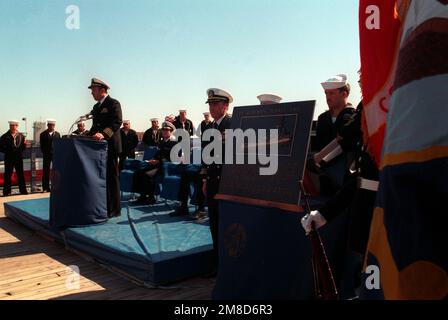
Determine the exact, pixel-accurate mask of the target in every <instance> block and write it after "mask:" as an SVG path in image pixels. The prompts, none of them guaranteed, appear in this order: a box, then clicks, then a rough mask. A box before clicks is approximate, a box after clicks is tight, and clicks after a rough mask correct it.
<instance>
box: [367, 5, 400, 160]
mask: <svg viewBox="0 0 448 320" xmlns="http://www.w3.org/2000/svg"><path fill="white" fill-rule="evenodd" d="M405 9H406V6H403V5H402V6H401V7H400V8H399V7H397V3H396V1H392V0H360V6H359V39H360V53H361V83H360V85H361V88H362V94H363V105H364V112H363V119H362V125H363V132H364V143H365V145H366V146H367V147H368V151H369V153H370V155H371V156H372V158H373V159H374V160H375V162H376V163H377V166H379V164H380V160H381V149H382V145H383V139H384V133H385V125H386V118H387V112H388V110H389V103H390V97H391V93H392V86H393V81H394V76H395V70H396V61H397V57H398V49H399V39H400V35H401V30H402V19H401V18H402V16H401V14H403V11H405Z"/></svg>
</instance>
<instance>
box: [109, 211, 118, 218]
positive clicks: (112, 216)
mask: <svg viewBox="0 0 448 320" xmlns="http://www.w3.org/2000/svg"><path fill="white" fill-rule="evenodd" d="M119 216H121V212H117V213H112V214H108V215H107V217H108V218H109V219H110V218H117V217H119Z"/></svg>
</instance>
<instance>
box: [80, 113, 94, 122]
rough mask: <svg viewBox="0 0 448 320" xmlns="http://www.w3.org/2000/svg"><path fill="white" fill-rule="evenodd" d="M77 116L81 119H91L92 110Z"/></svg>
mask: <svg viewBox="0 0 448 320" xmlns="http://www.w3.org/2000/svg"><path fill="white" fill-rule="evenodd" d="M79 118H80V119H81V120H83V121H85V120H89V119H92V118H93V115H92V112H89V113H86V114H85V115H83V116H80V117H79Z"/></svg>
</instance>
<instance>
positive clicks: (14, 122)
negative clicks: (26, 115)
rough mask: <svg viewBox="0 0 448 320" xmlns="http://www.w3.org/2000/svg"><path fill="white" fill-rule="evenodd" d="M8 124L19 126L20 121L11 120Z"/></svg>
mask: <svg viewBox="0 0 448 320" xmlns="http://www.w3.org/2000/svg"><path fill="white" fill-rule="evenodd" d="M8 123H9V124H10V125H11V124H15V125H17V126H18V125H19V121H18V120H9V121H8Z"/></svg>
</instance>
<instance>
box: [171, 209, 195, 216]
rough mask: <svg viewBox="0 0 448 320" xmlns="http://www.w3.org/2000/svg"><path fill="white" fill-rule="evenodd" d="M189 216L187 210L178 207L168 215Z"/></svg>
mask: <svg viewBox="0 0 448 320" xmlns="http://www.w3.org/2000/svg"><path fill="white" fill-rule="evenodd" d="M189 214H190V212H189V211H188V208H186V207H179V208H177V209H176V210H175V211H173V212H171V213H170V217H181V216H188V215H189Z"/></svg>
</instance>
